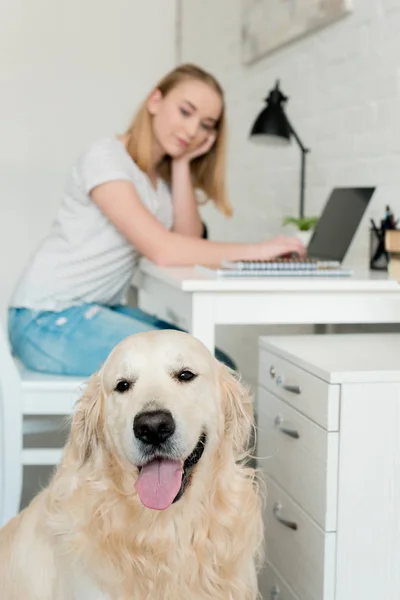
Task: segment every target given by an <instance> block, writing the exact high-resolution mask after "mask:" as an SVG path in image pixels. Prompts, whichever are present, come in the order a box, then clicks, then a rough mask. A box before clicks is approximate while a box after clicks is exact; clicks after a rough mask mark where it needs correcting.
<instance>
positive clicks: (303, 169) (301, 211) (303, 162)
mask: <svg viewBox="0 0 400 600" xmlns="http://www.w3.org/2000/svg"><path fill="white" fill-rule="evenodd" d="M288 124H289V127H290V131H291V133H292V135H293V137H294V139H295V140H296V142H297V144H298V145H299V148H300V150H301V172H300V205H299V217H300V218H301V219H302V218H303V217H304V196H305V186H306V155H307V154H308V153H309V152H310V149H309V148H306V147H305V146H304V144H303V142H302V141H301V139H300V138H299V136H298V135H297V132H296V131H295V130H294V129H293V127H292V124H291V123H290V121H289V119H288Z"/></svg>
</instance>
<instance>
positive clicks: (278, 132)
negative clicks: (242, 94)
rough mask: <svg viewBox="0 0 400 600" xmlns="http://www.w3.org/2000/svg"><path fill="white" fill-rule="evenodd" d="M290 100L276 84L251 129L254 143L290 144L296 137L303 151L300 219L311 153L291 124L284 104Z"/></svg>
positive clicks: (302, 212) (302, 213)
mask: <svg viewBox="0 0 400 600" xmlns="http://www.w3.org/2000/svg"><path fill="white" fill-rule="evenodd" d="M287 100H288V98H287V96H284V95H283V94H282V92H281V90H280V89H279V81H277V82H276V84H275V87H274V89H273V90H271V91H270V93H269V95H268V98H267V99H266V100H265V101H266V103H267V106H266V107H265V108H264V109H263V110H262V111H261V112H260V114H259V115H258V117H257V119H256V120H255V121H254V125H253V127H252V129H251V133H250V138H251V139H252V140H253V141H264V142H266V141H267V142H268V141H269V139H273V140H274V142H275V143H276V142H279V141H281V142H283V143H286V142H288V143H289V142H290V139H291V136H293V137H294V139H295V140H296V142H297V143H298V145H299V147H300V150H301V175H300V210H299V216H300V218H303V217H304V189H305V176H306V154H307V153H308V152H309V151H310V150H309V148H306V147H305V146H304V144H303V143H302V141H301V140H300V138H299V136H298V135H297V133H296V132H295V130H294V129H293V127H292V125H291V124H290V121H289V119H288V118H287V116H286V114H285V110H284V106H283V104H284V103H285V102H286V101H287Z"/></svg>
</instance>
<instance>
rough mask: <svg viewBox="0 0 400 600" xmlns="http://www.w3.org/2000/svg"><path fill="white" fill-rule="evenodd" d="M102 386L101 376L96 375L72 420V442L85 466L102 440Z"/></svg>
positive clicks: (91, 380)
mask: <svg viewBox="0 0 400 600" xmlns="http://www.w3.org/2000/svg"><path fill="white" fill-rule="evenodd" d="M101 415H102V386H101V381H100V376H99V374H98V373H95V374H94V375H92V376H91V378H90V379H89V382H88V385H87V388H86V390H85V392H84V394H83V395H82V396H81V398H80V399H79V401H78V404H77V407H76V410H75V414H74V416H73V419H72V425H71V434H70V442H71V444H72V446H73V448H74V449H75V452H77V454H78V457H79V462H80V464H81V465H83V464H84V463H85V462H87V460H88V459H89V458H90V456H91V455H92V454H93V452H94V451H95V450H96V448H98V447H99V445H100V441H101V438H102V430H101V422H102V418H101Z"/></svg>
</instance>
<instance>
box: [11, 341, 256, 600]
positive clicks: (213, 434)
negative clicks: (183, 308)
mask: <svg viewBox="0 0 400 600" xmlns="http://www.w3.org/2000/svg"><path fill="white" fill-rule="evenodd" d="M183 368H189V369H191V370H193V371H195V372H196V373H198V377H196V379H195V380H193V381H190V382H186V383H182V382H179V381H177V380H176V378H175V377H174V375H173V374H174V373H175V372H176V371H179V370H180V369H183ZM123 378H126V379H132V380H134V385H133V386H132V388H131V389H129V391H127V392H125V393H123V394H119V393H118V392H116V391H115V386H116V384H117V382H118V380H120V379H123ZM148 407H156V408H161V409H162V408H164V409H167V410H170V411H171V412H172V414H173V416H174V419H175V421H176V423H177V435H178V437H179V447H180V448H181V451H182V455H183V458H186V457H187V456H189V454H190V453H191V452H192V450H193V448H194V447H195V446H196V442H197V441H198V438H199V435H200V433H201V431H202V429H203V428H205V429H206V431H207V436H208V439H207V443H206V446H205V450H204V453H203V456H202V457H201V459H200V461H199V462H198V464H197V465H196V467H195V468H194V470H193V473H192V478H191V483H190V485H189V486H188V488H187V489H186V492H185V493H184V495H183V497H182V498H181V499H180V500H179V501H177V502H176V503H175V504H172V505H171V506H170V507H169V508H168V509H166V510H164V511H154V510H150V509H148V508H145V507H144V506H143V505H142V504H141V502H140V499H139V497H138V495H137V493H136V491H135V487H134V485H135V482H136V480H137V477H138V469H137V467H136V466H135V460H136V450H135V448H134V443H133V430H132V424H133V419H134V417H135V415H136V414H137V413H138V412H140V410H141V409H143V408H148ZM252 419H253V413H252V402H251V398H250V396H249V394H248V392H247V391H246V389H245V388H244V387H243V386H242V384H241V383H240V382H239V380H238V378H237V377H236V375H235V374H234V373H233V372H231V371H230V370H229V369H228V368H227V367H225V366H224V365H222V364H221V363H219V362H218V361H217V360H216V359H215V358H214V357H213V356H212V355H211V354H210V353H209V352H208V350H206V349H205V347H204V346H203V345H202V344H201V343H200V342H199V341H197V340H196V339H195V338H193V337H192V336H190V335H188V334H185V333H181V332H176V331H162V332H151V333H144V334H137V335H134V336H131V337H129V338H126V340H124V341H123V342H122V343H121V344H119V345H118V346H117V347H116V348H115V349H114V350H113V352H112V353H111V354H110V356H109V358H108V359H107V361H106V363H105V364H104V366H103V367H102V369H101V370H100V371H99V372H98V373H96V374H95V375H94V376H93V377H92V378H91V380H90V381H89V384H88V387H87V390H86V392H85V393H84V395H83V396H82V398H81V399H80V401H79V402H78V405H77V408H76V411H75V414H74V416H73V420H72V426H71V432H70V436H69V440H68V442H67V444H66V447H65V450H64V453H63V459H62V462H61V464H60V466H59V467H58V469H57V471H56V472H55V475H54V477H53V479H52V481H51V482H50V484H49V486H48V487H47V488H46V489H45V490H43V491H42V492H41V493H40V494H39V495H38V496H37V497H36V498H35V499H34V500H33V502H32V503H31V504H30V505H29V506H28V507H27V508H26V509H25V510H24V511H22V512H21V513H20V514H19V515H18V516H17V517H15V518H14V519H13V520H12V521H11V522H10V523H9V524H8V525H7V526H6V527H5V528H3V529H2V530H1V531H0V598H1V600H255V599H256V598H258V597H259V596H258V591H257V582H256V569H257V565H258V561H259V557H260V551H261V548H262V535H263V534H262V532H263V525H262V520H261V496H260V493H259V489H258V484H257V481H256V477H255V472H254V470H253V469H252V468H250V467H249V466H245V464H244V462H245V461H244V459H245V458H246V449H247V447H248V441H249V436H250V433H251V428H252V422H253V421H252Z"/></svg>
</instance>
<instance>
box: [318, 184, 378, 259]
mask: <svg viewBox="0 0 400 600" xmlns="http://www.w3.org/2000/svg"><path fill="white" fill-rule="evenodd" d="M374 191H375V188H374V187H371V188H335V189H334V190H333V191H332V193H331V195H330V196H329V198H328V201H327V203H326V205H325V208H324V210H323V211H322V214H321V216H320V218H319V220H318V223H317V226H316V228H315V231H314V234H313V236H312V237H311V239H310V242H309V244H308V248H307V255H308V256H309V257H310V258H316V259H321V260H337V261H339V262H342V261H343V259H344V257H345V255H346V252H347V250H348V249H349V247H350V244H351V241H352V239H353V238H354V235H355V233H356V231H357V228H358V226H359V224H360V222H361V219H362V217H363V215H364V213H365V209H366V208H367V206H368V203H369V201H370V200H371V197H372V195H373V193H374Z"/></svg>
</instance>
